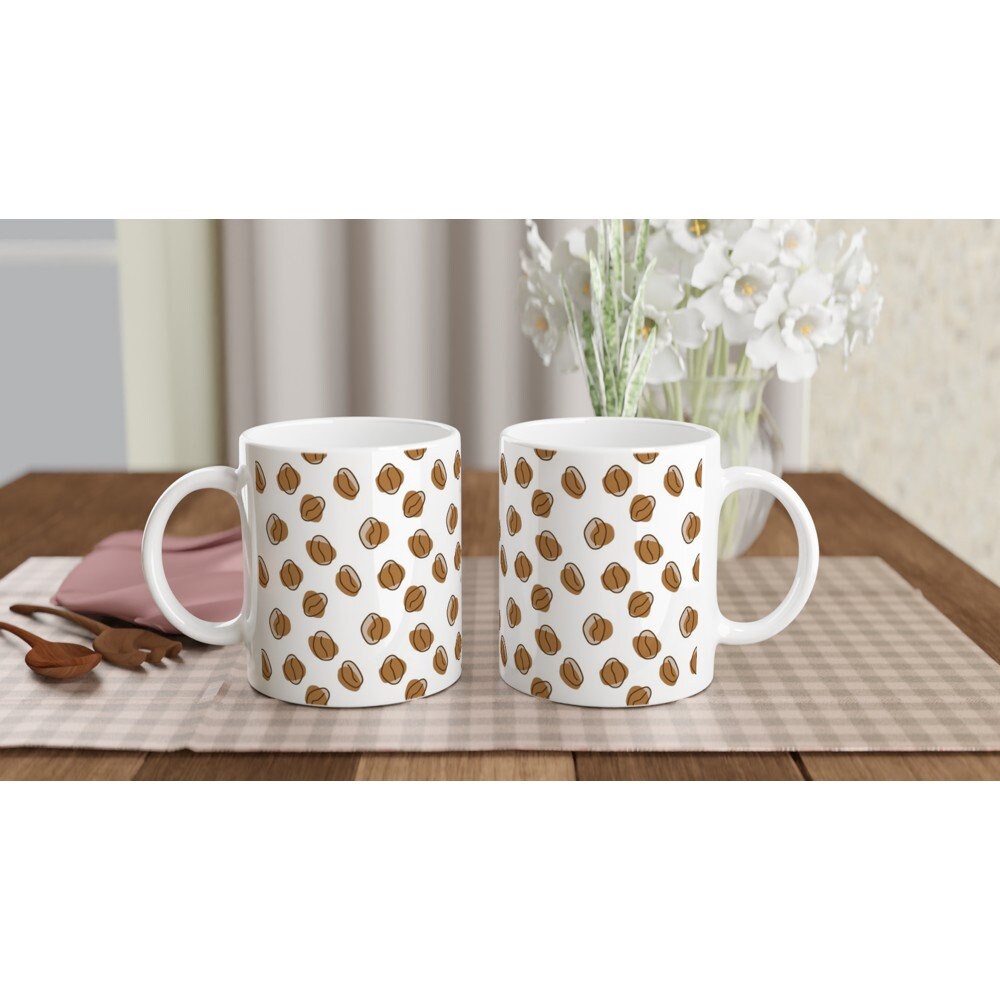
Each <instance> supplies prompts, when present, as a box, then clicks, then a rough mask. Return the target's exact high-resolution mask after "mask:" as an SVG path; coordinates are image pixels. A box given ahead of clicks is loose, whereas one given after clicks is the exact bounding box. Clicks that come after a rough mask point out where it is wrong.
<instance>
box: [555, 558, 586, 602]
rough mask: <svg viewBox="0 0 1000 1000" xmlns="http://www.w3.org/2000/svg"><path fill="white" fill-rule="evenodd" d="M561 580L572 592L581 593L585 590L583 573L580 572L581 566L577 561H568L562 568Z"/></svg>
mask: <svg viewBox="0 0 1000 1000" xmlns="http://www.w3.org/2000/svg"><path fill="white" fill-rule="evenodd" d="M559 580H560V581H561V583H562V585H563V586H564V587H565V588H566V589H567V590H568V591H569V592H570V593H571V594H579V593H581V592H582V591H583V588H584V579H583V574H582V573H581V572H580V567H579V566H577V565H576V563H566V565H565V566H563V568H562V572H561V573H560V574H559Z"/></svg>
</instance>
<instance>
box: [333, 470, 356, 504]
mask: <svg viewBox="0 0 1000 1000" xmlns="http://www.w3.org/2000/svg"><path fill="white" fill-rule="evenodd" d="M333 488H334V489H335V490H336V491H337V493H338V495H340V496H342V497H343V498H344V499H345V500H353V499H354V498H355V497H356V496H357V495H358V492H359V490H360V487H359V486H358V480H357V478H356V477H355V475H354V473H353V472H351V470H350V469H338V470H337V474H336V475H335V476H334V477H333Z"/></svg>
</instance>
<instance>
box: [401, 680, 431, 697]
mask: <svg viewBox="0 0 1000 1000" xmlns="http://www.w3.org/2000/svg"><path fill="white" fill-rule="evenodd" d="M425 694H427V681H425V680H424V679H423V678H422V677H421V678H420V679H419V680H417V679H414V680H412V681H410V683H409V684H407V685H406V700H407V701H413V699H414V698H423V696H424V695H425Z"/></svg>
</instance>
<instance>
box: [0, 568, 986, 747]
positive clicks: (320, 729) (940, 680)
mask: <svg viewBox="0 0 1000 1000" xmlns="http://www.w3.org/2000/svg"><path fill="white" fill-rule="evenodd" d="M76 562H77V560H76V559H70V558H57V559H52V558H48V559H29V560H28V561H27V562H26V563H23V564H22V565H21V566H19V567H18V568H17V569H16V570H15V571H14V572H13V573H11V574H10V575H9V576H7V577H6V578H5V579H3V580H2V581H0V608H2V609H4V611H3V616H4V617H5V618H17V617H18V616H16V615H12V614H11V613H9V612H6V610H5V609H6V608H7V607H8V605H10V604H11V603H13V602H15V601H18V600H20V601H29V602H34V603H44V602H48V600H49V598H50V596H51V595H52V594H53V593H54V592H55V590H56V589H57V587H58V585H59V583H60V582H61V581H62V579H63V578H64V577H65V576H66V574H67V573H68V572H69V571H70V569H71V568H72V567H73V566H74V565H75V563H76ZM793 566H794V562H793V560H789V559H741V560H738V561H736V562H731V563H726V564H725V565H724V566H723V568H722V574H721V576H722V580H721V584H720V593H721V599H722V605H723V608H724V609H725V610H726V612H727V614H729V615H730V617H734V618H752V617H756V616H758V615H759V614H761V613H763V612H765V611H767V610H768V609H769V608H771V607H773V606H774V605H775V604H776V603H777V601H778V600H779V599H780V597H781V596H782V594H783V593H784V592H785V590H786V589H787V586H788V582H789V581H790V580H791V577H792V572H793ZM463 571H464V608H463V614H464V638H465V652H464V657H463V667H464V673H463V676H462V679H461V680H460V681H459V683H458V684H456V685H455V686H454V687H452V688H450V689H448V690H447V691H445V692H443V693H441V694H439V695H437V696H435V697H433V698H427V699H423V700H420V701H415V702H407V703H406V704H404V705H395V706H392V707H389V708H371V709H358V710H340V711H336V710H334V711H331V710H326V709H318V708H317V709H312V708H305V707H295V706H291V705H287V704H284V703H283V702H279V701H274V700H272V699H270V698H266V697H264V696H262V695H259V694H256V693H255V692H254V691H253V690H251V688H250V687H249V685H248V684H247V683H246V679H245V675H244V670H245V661H244V657H245V655H246V654H245V653H244V651H243V649H242V647H234V646H230V647H225V648H221V649H219V648H206V647H198V648H193V649H188V650H187V651H186V652H185V655H184V661H183V663H169V664H167V665H165V666H160V667H154V666H148V665H147V666H146V667H144V668H143V669H141V670H138V671H130V670H123V669H119V668H116V667H112V666H110V665H108V664H102V665H101V666H99V667H98V668H97V670H95V671H94V672H92V673H91V674H89V675H88V676H87V677H86V678H84V679H81V680H78V681H73V682H57V681H49V680H46V679H44V678H40V677H38V676H37V675H36V674H34V673H32V672H31V671H30V670H28V668H27V667H26V666H25V665H24V662H23V657H24V653H25V651H26V647H25V646H24V645H23V644H21V643H20V641H18V640H14V639H13V638H12V637H11V636H9V635H7V634H6V633H0V680H2V683H0V746H5V747H15V746H45V747H93V748H103V749H120V750H126V749H127V750H177V749H185V748H186V749H191V750H206V751H208V750H246V751H250V750H275V751H281V750H284V751H296V750H299V751H304V750H338V751H369V752H370V751H388V750H397V751H440V750H719V751H738V750H803V751H804V750H997V749H1000V667H998V665H997V663H995V662H994V661H993V660H992V659H991V658H990V657H989V656H987V655H986V654H985V653H984V652H983V651H982V650H981V649H979V648H978V647H977V646H976V645H975V644H974V643H972V642H971V641H970V640H969V639H967V638H966V637H965V636H964V635H963V634H962V633H961V632H960V631H959V630H958V629H957V628H956V627H955V626H954V625H952V624H951V623H950V622H949V621H948V620H947V619H946V618H945V617H944V616H943V615H942V614H941V613H940V612H938V611H937V610H936V609H935V608H934V607H932V605H930V604H929V603H928V602H927V601H926V600H925V599H924V598H923V597H922V596H921V595H920V594H919V593H918V592H917V591H916V590H914V589H912V588H911V587H910V586H909V585H908V584H907V583H906V582H905V581H904V580H902V579H901V578H900V577H899V576H898V575H897V574H896V573H894V572H893V571H892V570H891V569H890V568H889V567H888V566H887V565H886V564H885V563H883V562H882V561H881V560H879V559H870V558H824V559H822V560H821V562H820V573H819V581H818V583H817V585H816V590H815V592H814V594H813V597H812V600H811V601H810V602H809V605H808V606H807V608H806V610H805V611H804V612H803V613H802V615H801V616H800V617H799V619H798V620H797V621H796V622H795V623H794V624H793V625H792V626H791V627H790V628H789V629H787V630H786V631H785V632H784V633H782V634H781V635H780V636H778V637H777V638H775V639H772V640H770V641H769V642H766V643H763V644H761V645H758V646H742V647H721V648H720V650H719V653H718V656H717V663H716V676H715V681H714V682H713V684H712V685H711V686H710V687H709V688H708V689H707V691H705V692H704V693H703V694H701V695H699V696H697V697H694V698H690V699H687V700H685V701H679V702H675V703H673V704H670V705H662V706H656V707H651V708H643V709H588V708H574V707H572V706H567V705H556V704H551V703H549V702H545V701H540V700H538V699H536V698H529V697H526V696H524V695H521V694H518V693H516V692H514V691H513V690H511V689H510V688H509V687H507V685H506V684H504V683H503V682H502V681H501V680H500V679H499V676H498V674H497V667H498V664H497V652H496V650H497V644H496V601H497V581H496V562H495V560H493V559H467V560H466V562H465V564H464V566H463ZM29 628H31V629H32V630H33V631H35V632H37V633H38V634H40V635H43V636H46V637H48V638H52V639H59V638H62V639H69V638H71V633H72V631H73V630H72V626H68V625H67V626H63V624H62V623H59V622H57V621H56V620H55V619H51V618H38V619H36V620H35V621H34V622H33V623H32V624H31V625H29Z"/></svg>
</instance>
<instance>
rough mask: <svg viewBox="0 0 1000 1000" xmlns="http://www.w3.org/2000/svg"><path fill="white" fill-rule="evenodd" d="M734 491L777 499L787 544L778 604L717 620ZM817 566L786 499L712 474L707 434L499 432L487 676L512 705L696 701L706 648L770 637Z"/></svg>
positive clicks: (680, 427)
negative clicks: (494, 656)
mask: <svg viewBox="0 0 1000 1000" xmlns="http://www.w3.org/2000/svg"><path fill="white" fill-rule="evenodd" d="M740 489H759V490H764V491H766V492H767V493H770V494H771V495H772V496H774V497H776V498H777V499H778V500H780V501H781V502H782V503H783V504H784V506H785V509H786V510H787V511H788V513H789V514H790V515H791V518H792V523H793V524H794V525H795V531H796V535H797V536H798V545H799V559H798V566H797V569H796V572H795V579H794V582H793V583H792V586H791V589H790V590H789V592H788V594H787V596H786V597H785V599H784V600H783V601H782V602H781V603H780V604H779V605H778V607H777V608H776V609H775V610H774V611H772V612H771V613H770V614H768V615H766V616H765V617H764V618H761V619H760V620H759V621H754V622H736V621H731V620H730V619H728V618H727V617H726V616H725V615H723V614H722V612H721V611H720V610H719V605H718V601H717V596H716V581H717V561H718V559H717V552H718V532H719V511H720V509H721V507H722V502H723V500H725V498H726V497H727V496H729V494H731V493H733V492H735V491H736V490H740ZM818 566H819V543H818V541H817V538H816V528H815V526H814V525H813V521H812V518H811V517H810V516H809V511H808V510H807V509H806V507H805V504H803V502H802V500H801V499H800V498H799V496H798V494H796V493H795V491H794V490H792V489H791V487H790V486H788V485H787V484H786V483H785V482H783V481H782V480H781V479H779V478H778V477H777V476H773V475H771V474H770V473H768V472H764V471H762V470H760V469H752V468H730V469H723V468H722V466H721V462H720V458H719V436H718V434H716V432H715V431H713V430H710V429H709V428H707V427H699V426H696V425H694V424H683V423H676V422H673V421H667V420H641V419H629V418H616V417H592V418H584V419H579V420H537V421H533V422H530V423H524V424H517V425H515V426H513V427H508V428H507V429H506V430H505V431H504V432H503V435H502V436H501V440H500V675H501V677H502V678H503V679H504V680H505V681H506V682H507V683H508V684H509V685H510V686H511V687H513V688H515V689H516V690H518V691H522V692H524V693H525V694H533V695H536V696H537V697H541V698H548V699H550V700H552V701H560V702H566V703H568V704H571V705H592V706H597V707H636V706H640V705H657V704H661V703H664V702H670V701H676V700H678V699H679V698H687V697H690V696H691V695H693V694H697V693H698V692H699V691H703V690H704V689H705V688H706V687H708V685H709V684H711V682H712V674H713V668H714V661H715V649H716V646H717V645H718V644H719V643H732V644H743V643H751V642H762V641H763V640H764V639H768V638H770V637H771V636H773V635H775V634H777V633H778V632H780V631H781V630H782V629H783V628H785V626H787V625H788V624H789V623H790V622H791V621H792V620H793V619H794V618H795V616H796V615H797V614H798V613H799V612H800V611H801V610H802V608H803V606H804V605H805V603H806V601H807V600H808V598H809V594H810V593H811V591H812V588H813V584H814V583H815V581H816V572H817V569H818Z"/></svg>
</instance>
